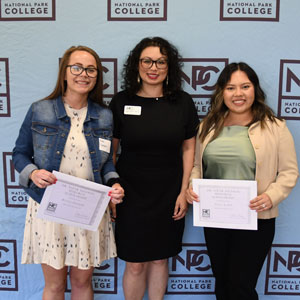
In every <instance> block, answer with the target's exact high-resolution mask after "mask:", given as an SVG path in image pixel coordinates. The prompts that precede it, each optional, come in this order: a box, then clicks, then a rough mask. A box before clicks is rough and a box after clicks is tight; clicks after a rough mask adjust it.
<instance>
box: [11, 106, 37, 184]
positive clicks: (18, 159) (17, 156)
mask: <svg viewBox="0 0 300 300" xmlns="http://www.w3.org/2000/svg"><path fill="white" fill-rule="evenodd" d="M31 120H32V106H31V107H30V108H29V110H28V112H27V114H26V117H25V119H24V121H23V124H22V126H21V128H20V131H19V136H18V138H17V140H16V144H15V147H14V149H13V155H12V159H13V163H14V167H15V169H16V170H17V171H18V172H19V173H20V176H19V183H20V185H22V186H24V187H28V183H29V176H30V174H31V172H32V171H33V170H36V169H37V166H36V165H35V164H34V163H33V141H32V132H31Z"/></svg>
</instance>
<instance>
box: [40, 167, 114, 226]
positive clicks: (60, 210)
mask: <svg viewBox="0 0 300 300" xmlns="http://www.w3.org/2000/svg"><path fill="white" fill-rule="evenodd" d="M53 174H54V175H55V176H56V178H57V182H56V183H55V184H52V185H50V186H48V187H47V188H46V190H45V193H44V196H43V198H42V201H41V204H40V207H39V210H38V213H37V217H38V218H41V219H45V220H49V221H53V222H57V223H60V224H67V225H71V226H76V227H80V228H83V229H88V230H92V231H96V230H97V228H98V226H99V224H100V221H101V219H102V217H103V214H104V213H105V211H106V208H107V205H108V203H109V201H110V197H109V196H108V191H109V190H111V188H110V187H108V186H104V185H102V184H98V183H95V182H91V181H88V180H85V179H81V178H77V177H74V176H71V175H67V174H63V173H60V172H56V171H53Z"/></svg>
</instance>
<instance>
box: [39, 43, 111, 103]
mask: <svg viewBox="0 0 300 300" xmlns="http://www.w3.org/2000/svg"><path fill="white" fill-rule="evenodd" d="M75 51H85V52H88V53H90V54H91V55H93V56H94V58H95V60H96V64H97V69H98V75H97V81H96V84H95V86H94V88H93V89H92V90H91V91H90V92H89V96H88V97H89V99H91V100H92V101H93V102H95V103H98V104H100V105H101V106H105V104H104V103H103V76H102V64H101V61H100V57H99V56H98V54H97V53H96V52H95V51H94V50H93V49H91V48H89V47H86V46H72V47H70V48H69V49H67V50H66V52H65V53H64V55H63V57H62V58H61V61H60V64H59V71H58V77H57V81H56V85H55V88H54V90H53V91H52V93H51V94H50V95H49V96H47V97H45V98H44V100H52V99H56V98H57V97H59V96H64V94H65V92H66V90H67V82H66V80H65V74H66V69H67V65H68V64H69V60H70V56H71V54H72V53H73V52H75Z"/></svg>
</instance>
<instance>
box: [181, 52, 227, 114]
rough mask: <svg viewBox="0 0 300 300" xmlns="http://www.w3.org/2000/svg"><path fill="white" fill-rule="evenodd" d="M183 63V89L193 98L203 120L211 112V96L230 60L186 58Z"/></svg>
mask: <svg viewBox="0 0 300 300" xmlns="http://www.w3.org/2000/svg"><path fill="white" fill-rule="evenodd" d="M183 62H184V67H183V70H182V78H183V89H184V90H185V91H186V92H187V93H189V94H190V95H191V96H192V98H193V100H194V102H195V105H196V108H197V111H198V116H199V118H203V117H204V116H206V114H207V113H208V111H209V108H210V96H211V94H212V93H213V91H214V89H215V84H216V81H217V79H218V77H219V75H220V72H221V71H222V70H223V69H224V67H225V66H226V65H227V64H228V58H184V59H183Z"/></svg>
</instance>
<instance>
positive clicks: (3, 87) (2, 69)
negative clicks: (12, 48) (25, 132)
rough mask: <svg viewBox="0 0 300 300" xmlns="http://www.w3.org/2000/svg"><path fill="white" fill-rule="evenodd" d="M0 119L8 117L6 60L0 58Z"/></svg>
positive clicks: (7, 70)
mask: <svg viewBox="0 0 300 300" xmlns="http://www.w3.org/2000/svg"><path fill="white" fill-rule="evenodd" d="M0 117H10V93H9V67H8V58H0Z"/></svg>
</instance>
